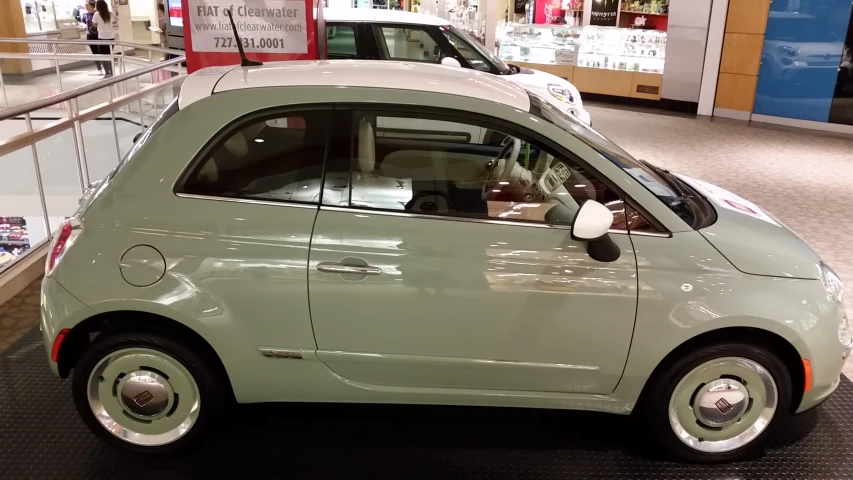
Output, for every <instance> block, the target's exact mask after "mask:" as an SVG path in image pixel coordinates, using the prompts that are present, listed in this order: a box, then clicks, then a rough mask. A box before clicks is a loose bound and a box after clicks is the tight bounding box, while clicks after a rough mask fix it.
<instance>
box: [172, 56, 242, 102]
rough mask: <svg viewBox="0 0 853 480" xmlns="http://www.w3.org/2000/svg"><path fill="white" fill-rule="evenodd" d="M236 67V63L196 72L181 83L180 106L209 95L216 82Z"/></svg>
mask: <svg viewBox="0 0 853 480" xmlns="http://www.w3.org/2000/svg"><path fill="white" fill-rule="evenodd" d="M234 68H236V66H234V65H229V66H227V67H207V68H202V69H201V70H199V71H197V72H194V73H193V74H192V75H190V76H189V77H187V79H186V80H184V83H183V84H182V85H181V95H180V97H179V98H178V108H186V106H187V105H189V104H191V103H193V102H195V101H198V100H201V99H202V98H205V97H209V96H210V95H211V94H212V93H213V88H214V87H215V86H216V82H218V81H219V79H220V78H222V76H223V75H225V74H226V73H228V72H229V71H231V70H233V69H234Z"/></svg>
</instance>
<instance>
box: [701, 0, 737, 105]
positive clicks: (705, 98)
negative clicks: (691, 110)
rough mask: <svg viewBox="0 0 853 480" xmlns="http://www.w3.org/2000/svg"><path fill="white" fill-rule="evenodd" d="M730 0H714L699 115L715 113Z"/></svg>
mask: <svg viewBox="0 0 853 480" xmlns="http://www.w3.org/2000/svg"><path fill="white" fill-rule="evenodd" d="M728 13H729V0H713V3H712V4H711V22H710V24H709V25H708V42H707V43H706V45H705V66H704V69H703V70H702V86H701V88H700V90H699V109H698V111H697V113H698V114H699V115H705V116H709V117H710V116H711V115H713V114H714V102H715V100H716V98H717V79H718V78H719V76H720V59H721V58H722V56H723V39H724V38H725V36H726V18H727V16H728Z"/></svg>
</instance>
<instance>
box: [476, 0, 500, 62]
mask: <svg viewBox="0 0 853 480" xmlns="http://www.w3.org/2000/svg"><path fill="white" fill-rule="evenodd" d="M480 1H481V2H483V3H480V10H481V12H480V21H481V22H484V23H483V25H485V26H486V35H485V40H486V49H487V50H488V51H490V52H496V51H497V45H495V30H497V28H498V23H499V22H500V20H501V19H502V18H503V15H504V12H499V11H498V0H480ZM484 4H485V5H484Z"/></svg>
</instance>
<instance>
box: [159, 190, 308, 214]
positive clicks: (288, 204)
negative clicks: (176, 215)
mask: <svg viewBox="0 0 853 480" xmlns="http://www.w3.org/2000/svg"><path fill="white" fill-rule="evenodd" d="M175 196H177V197H181V198H193V199H196V200H216V201H218V202H231V203H248V204H253V205H269V206H273V207H292V208H310V209H313V210H316V209H317V207H318V204H316V203H297V202H292V201H288V200H281V201H278V202H276V201H272V200H255V199H251V198H231V197H215V196H212V195H197V194H195V193H180V192H175Z"/></svg>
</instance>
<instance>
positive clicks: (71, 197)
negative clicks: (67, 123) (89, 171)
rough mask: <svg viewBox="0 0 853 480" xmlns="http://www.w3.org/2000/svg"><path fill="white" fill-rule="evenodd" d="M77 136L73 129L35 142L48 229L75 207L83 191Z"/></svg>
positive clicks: (74, 209) (57, 223)
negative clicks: (78, 160)
mask: <svg viewBox="0 0 853 480" xmlns="http://www.w3.org/2000/svg"><path fill="white" fill-rule="evenodd" d="M77 151H78V150H77V139H76V138H75V132H74V130H73V129H69V130H65V131H62V132H59V133H57V134H55V135H51V136H50V137H48V138H46V139H44V140H41V141H39V142H37V143H36V153H37V155H38V165H39V172H40V174H41V181H42V191H43V193H44V198H45V205H46V207H47V216H48V223H49V225H50V230H51V231H54V230H56V228H58V227H59V224H60V223H61V222H62V220H64V219H65V218H67V217H70V216H71V215H73V214H74V212H75V211H76V210H77V206H78V203H77V202H78V200H79V199H80V196H81V195H82V193H83V185H84V182H83V180H82V178H83V171H82V167H81V166H78V162H77Z"/></svg>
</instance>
